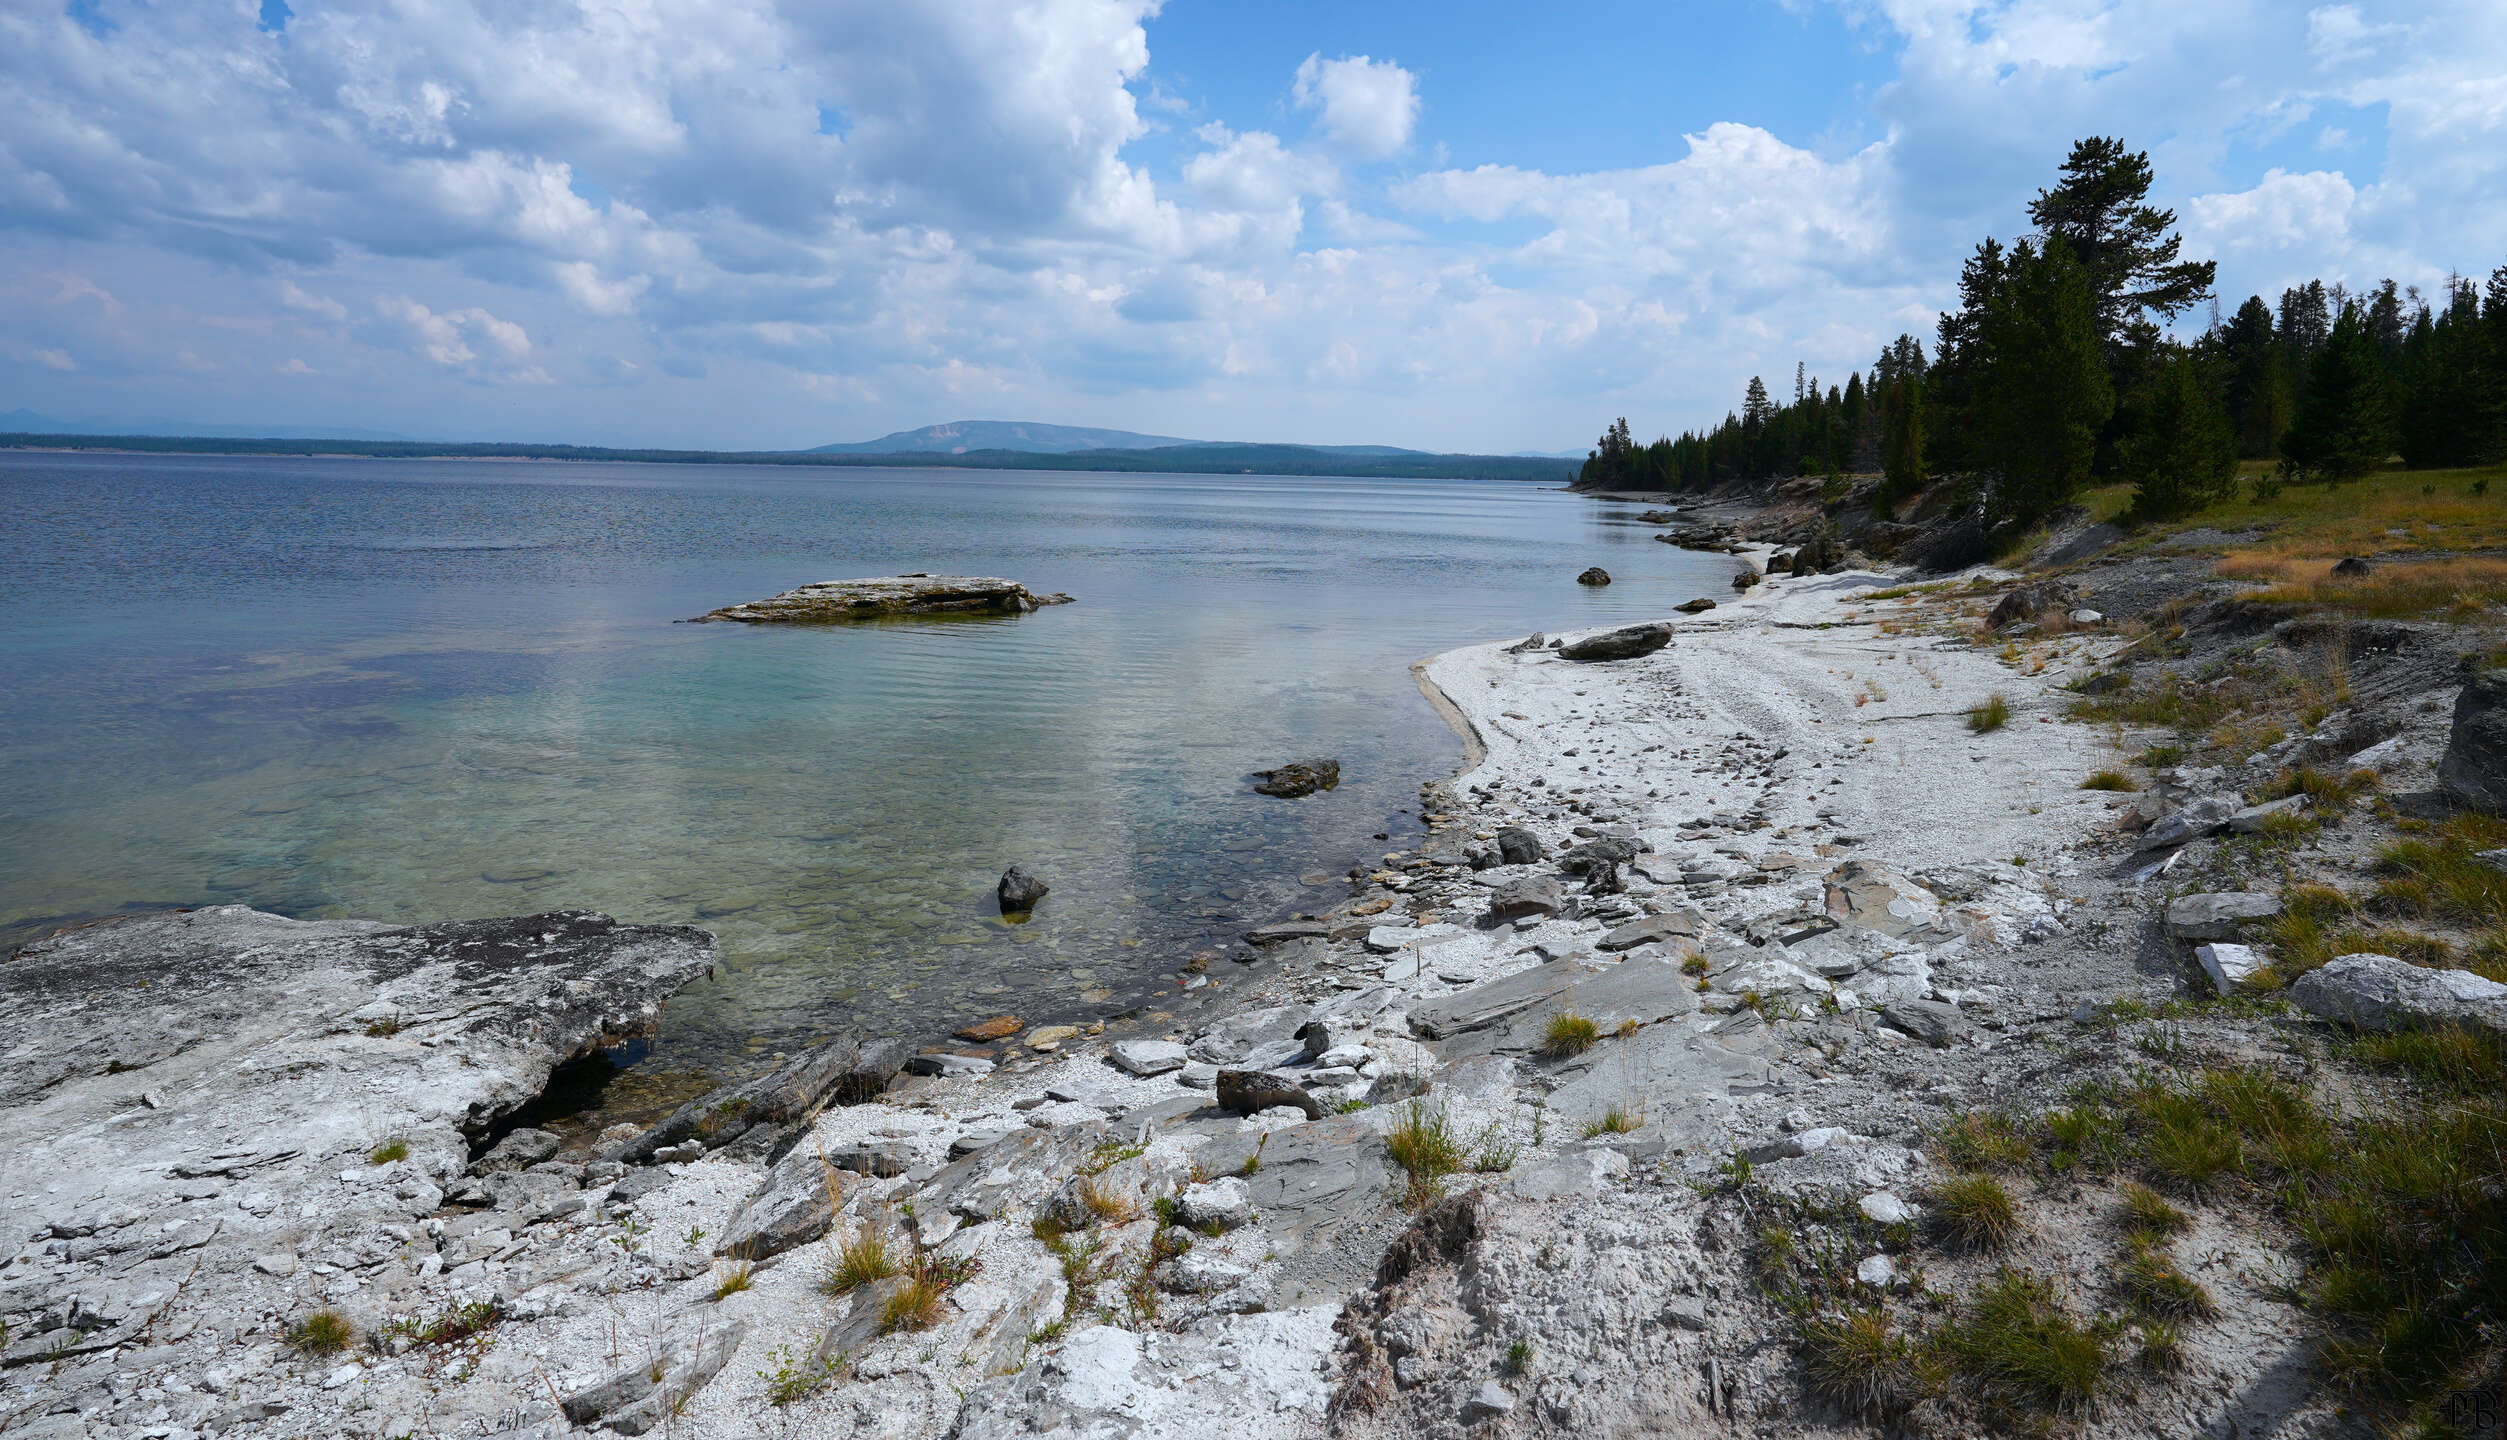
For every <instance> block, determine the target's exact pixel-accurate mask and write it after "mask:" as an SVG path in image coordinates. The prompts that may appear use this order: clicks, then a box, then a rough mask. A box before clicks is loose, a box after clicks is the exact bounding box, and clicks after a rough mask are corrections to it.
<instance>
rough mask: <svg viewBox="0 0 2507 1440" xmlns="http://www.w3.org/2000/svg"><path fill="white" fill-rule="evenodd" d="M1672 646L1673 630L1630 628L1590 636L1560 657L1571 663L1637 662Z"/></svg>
mask: <svg viewBox="0 0 2507 1440" xmlns="http://www.w3.org/2000/svg"><path fill="white" fill-rule="evenodd" d="M1670 643H1671V627H1670V626H1668V625H1665V624H1662V623H1661V622H1659V621H1658V622H1656V623H1654V624H1651V625H1630V626H1628V627H1627V628H1625V629H1622V630H1605V631H1603V632H1602V633H1601V634H1599V635H1591V636H1587V637H1586V638H1584V639H1582V640H1578V641H1577V642H1575V643H1574V644H1572V645H1562V646H1560V647H1559V649H1558V653H1559V654H1560V655H1563V656H1565V657H1566V658H1567V659H1569V660H1582V661H1586V662H1588V663H1589V662H1591V661H1596V660H1633V659H1635V658H1636V657H1638V656H1640V655H1651V654H1653V653H1654V652H1655V651H1657V650H1660V649H1662V648H1663V647H1664V646H1666V645H1668V644H1670Z"/></svg>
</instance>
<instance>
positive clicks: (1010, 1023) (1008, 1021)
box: [957, 1015, 1027, 1043]
mask: <svg viewBox="0 0 2507 1440" xmlns="http://www.w3.org/2000/svg"><path fill="white" fill-rule="evenodd" d="M1026 1028H1027V1022H1026V1021H1024V1020H1021V1019H1020V1018H1018V1017H1017V1016H1016V1015H995V1016H994V1017H992V1018H991V1019H989V1020H978V1021H976V1022H975V1023H974V1024H972V1025H961V1026H959V1027H958V1029H957V1037H958V1038H959V1039H960V1040H973V1041H976V1042H978V1043H980V1042H983V1041H989V1040H1007V1039H1009V1038H1010V1037H1011V1036H1013V1035H1016V1034H1017V1033H1018V1032H1019V1031H1021V1030H1024V1029H1026Z"/></svg>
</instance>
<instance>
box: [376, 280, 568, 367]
mask: <svg viewBox="0 0 2507 1440" xmlns="http://www.w3.org/2000/svg"><path fill="white" fill-rule="evenodd" d="M374 311H375V314H376V315H377V316H379V317H381V319H382V320H383V321H384V322H385V324H386V326H387V327H388V328H389V329H390V330H391V331H393V332H395V333H397V334H399V335H401V336H402V337H403V338H404V339H405V341H406V343H407V344H408V345H409V346H410V347H411V348H413V349H414V350H415V351H416V353H418V354H421V355H424V356H425V357H426V358H427V359H429V360H432V361H434V362H435V363H436V364H438V365H441V366H443V367H444V368H445V369H448V370H462V371H470V372H474V373H490V372H494V371H497V370H500V369H511V368H512V367H514V366H516V365H518V364H519V362H521V361H523V360H525V359H528V358H529V357H530V354H531V337H530V335H528V334H527V333H525V332H524V330H523V328H522V327H521V326H519V325H516V324H514V323H513V322H512V321H510V320H500V319H498V318H497V317H496V316H494V315H491V314H489V313H488V312H487V311H485V310H482V309H480V308H478V307H477V306H475V305H474V306H472V307H470V308H469V309H466V310H457V311H452V312H449V313H445V314H438V313H436V312H435V311H434V310H431V309H429V308H427V307H426V306H425V305H422V304H420V303H418V302H417V301H415V300H412V299H410V298H409V297H408V296H406V295H394V296H387V297H385V298H383V299H381V300H378V301H376V302H375V307H374ZM474 342H475V344H474ZM482 348H484V349H485V350H487V351H488V352H489V353H488V354H487V355H486V356H485V357H484V358H483V357H482V356H481V354H480V350H481V349H482Z"/></svg>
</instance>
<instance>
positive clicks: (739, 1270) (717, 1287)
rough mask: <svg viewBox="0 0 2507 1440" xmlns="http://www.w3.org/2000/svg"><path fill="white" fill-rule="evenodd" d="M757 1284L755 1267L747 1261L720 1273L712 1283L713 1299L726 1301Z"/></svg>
mask: <svg viewBox="0 0 2507 1440" xmlns="http://www.w3.org/2000/svg"><path fill="white" fill-rule="evenodd" d="M756 1283H757V1267H756V1266H755V1265H751V1264H749V1263H748V1262H747V1261H742V1262H741V1263H739V1264H737V1265H734V1266H732V1267H731V1268H730V1269H728V1270H725V1271H723V1272H722V1274H721V1275H720V1276H718V1277H717V1278H716V1279H715V1281H714V1298H715V1299H716V1300H723V1299H728V1298H729V1297H731V1296H733V1295H737V1294H739V1293H740V1292H741V1291H743V1290H746V1289H748V1288H749V1287H750V1286H752V1285H755V1284H756Z"/></svg>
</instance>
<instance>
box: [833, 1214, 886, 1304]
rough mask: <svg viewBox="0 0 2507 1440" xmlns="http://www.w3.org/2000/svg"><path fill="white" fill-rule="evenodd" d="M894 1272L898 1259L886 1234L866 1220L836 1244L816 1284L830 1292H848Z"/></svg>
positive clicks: (841, 1293) (847, 1293)
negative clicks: (832, 1259)
mask: <svg viewBox="0 0 2507 1440" xmlns="http://www.w3.org/2000/svg"><path fill="white" fill-rule="evenodd" d="M896 1273H897V1260H896V1256H895V1255H893V1254H891V1253H890V1251H889V1249H888V1237H887V1236H885V1235H884V1234H882V1233H880V1232H879V1231H878V1230H877V1229H875V1228H873V1227H872V1226H870V1225H867V1224H865V1225H863V1226H862V1227H861V1228H860V1229H858V1230H856V1231H854V1232H853V1238H852V1239H850V1240H847V1241H845V1242H844V1243H843V1244H842V1245H840V1246H838V1247H837V1248H836V1254H835V1259H834V1261H833V1262H832V1263H831V1264H830V1265H829V1266H828V1268H827V1276H826V1278H825V1279H823V1280H821V1281H819V1285H818V1288H819V1289H821V1290H823V1291H825V1292H826V1293H828V1294H829V1295H850V1294H852V1293H853V1292H854V1291H856V1290H859V1289H861V1288H862V1287H863V1286H865V1285H871V1284H876V1283H877V1282H879V1281H882V1280H885V1279H887V1278H888V1277H889V1276H891V1275H894V1274H896Z"/></svg>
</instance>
